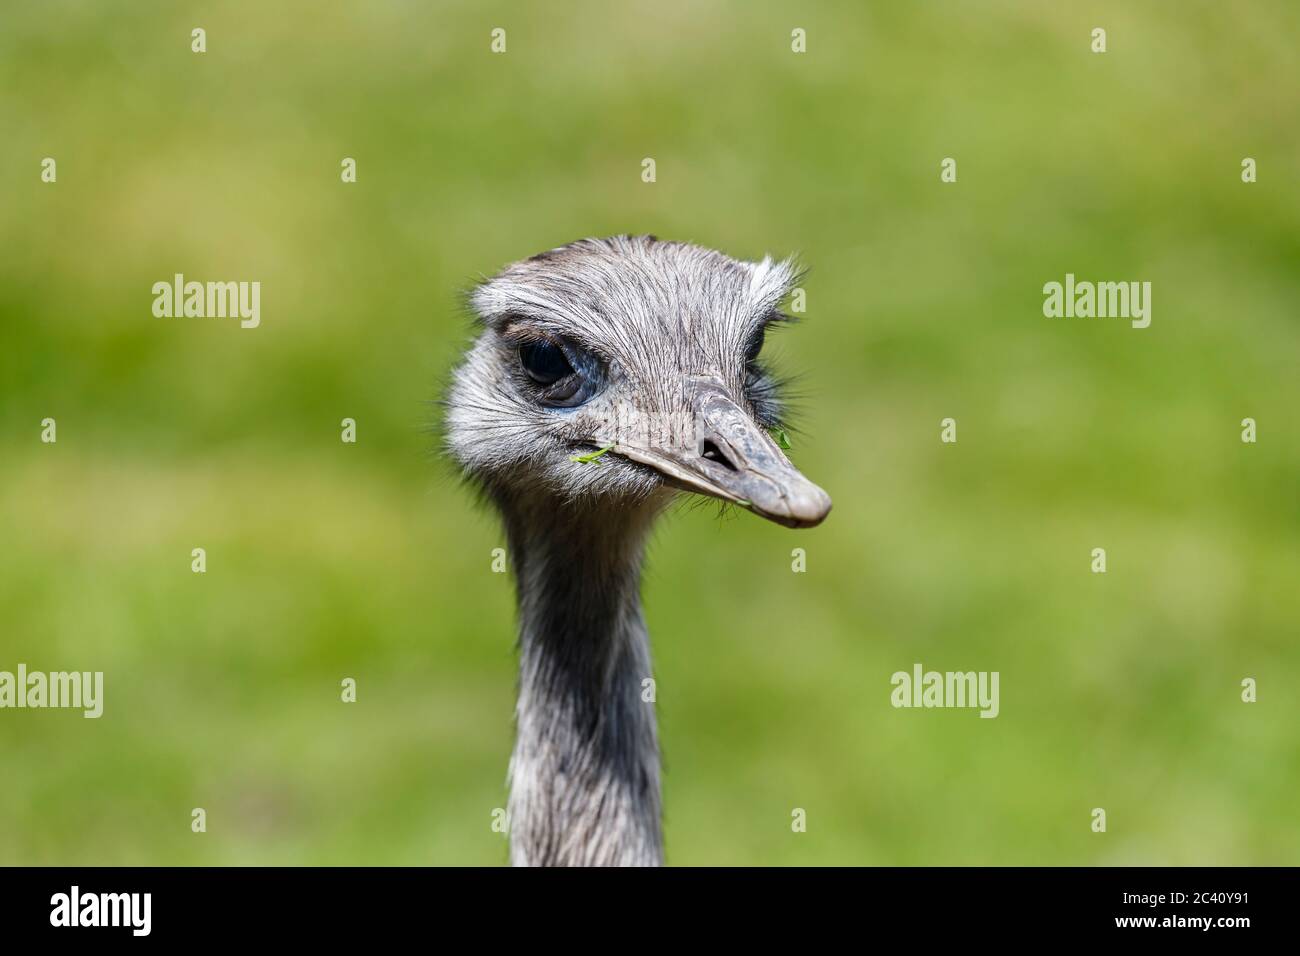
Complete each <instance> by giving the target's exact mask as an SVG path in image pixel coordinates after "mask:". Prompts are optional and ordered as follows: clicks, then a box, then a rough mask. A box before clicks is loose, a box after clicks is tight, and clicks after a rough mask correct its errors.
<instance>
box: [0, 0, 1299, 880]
mask: <svg viewBox="0 0 1300 956" xmlns="http://www.w3.org/2000/svg"><path fill="white" fill-rule="evenodd" d="M498 26H499V27H503V28H505V29H506V30H507V44H508V46H507V53H506V54H505V55H493V54H492V53H491V52H490V51H489V33H490V31H491V30H492V28H494V27H498ZM1096 26H1101V27H1104V28H1106V29H1107V31H1108V45H1109V52H1107V53H1106V54H1104V55H1098V54H1093V53H1092V52H1091V51H1090V49H1089V46H1090V32H1091V30H1092V28H1093V27H1096ZM193 27H203V28H204V29H206V31H207V45H208V52H207V53H206V54H203V55H196V54H194V53H191V51H190V30H191V29H192V28H193ZM795 27H802V28H804V29H805V30H806V31H807V36H808V41H807V42H808V52H807V53H806V54H803V55H797V54H794V53H792V52H791V49H790V32H791V30H792V29H793V28H795ZM1297 35H1300V7H1297V5H1296V4H1294V3H1291V2H1286V0H1278V2H1273V3H1253V4H1236V5H1230V4H1222V3H1217V2H1210V0H1205V2H1187V3H1177V4H1175V3H1159V2H1147V3H1120V2H1114V3H1073V4H1069V5H1065V4H1055V3H1051V4H1049V3H1035V2H1029V0H1024V2H1015V3H1012V2H1001V3H999V2H991V3H982V4H977V3H966V2H958V0H952V2H926V3H889V4H886V3H873V4H848V3H843V4H840V3H835V4H832V3H824V4H817V5H810V4H807V3H797V4H796V3H785V4H778V3H750V2H746V3H741V2H734V3H723V2H704V3H686V2H657V3H640V4H629V5H619V7H618V8H614V7H613V6H612V5H609V4H603V3H595V2H592V3H581V4H555V5H550V4H548V5H545V6H543V5H541V4H526V3H515V4H500V3H484V2H459V3H414V2H410V3H401V2H395V0H367V2H362V0H353V2H346V3H328V4H321V3H309V2H277V3H260V2H253V0H241V2H225V3H219V4H202V3H164V2H161V0H159V2H152V3H127V4H107V3H100V2H67V0H51V2H46V3H21V4H19V3H11V4H5V5H4V7H3V9H2V10H0V182H3V184H4V189H3V198H2V199H0V243H2V244H0V249H2V250H3V255H0V543H2V544H0V669H4V670H11V671H12V670H14V669H15V668H16V666H17V664H18V663H19V662H23V663H26V664H27V665H28V666H29V667H31V668H33V669H43V670H63V669H76V670H102V671H104V672H105V682H106V690H105V697H106V700H105V714H104V716H103V718H101V719H100V720H98V721H92V720H85V719H83V718H82V717H81V715H80V713H79V712H73V711H54V710H47V711H30V710H28V711H14V710H7V711H2V712H0V778H2V779H3V785H2V786H0V863H5V864H33V863H40V864H53V863H58V864H145V863H165V864H199V863H205V864H206V863H211V864H234V863H257V864H263V863H282V864H291V863H305V864H344V863H393V864H425V863H435V864H442V863H464V864H500V863H503V862H505V860H506V844H505V840H504V838H503V837H502V835H501V834H499V833H495V832H493V831H492V829H491V827H490V823H491V819H492V818H491V814H492V810H493V808H495V807H500V806H503V805H504V801H505V773H506V764H507V759H508V756H509V752H510V747H511V739H512V713H511V711H512V706H513V693H514V679H515V674H514V667H515V664H514V656H513V641H514V635H513V628H514V607H513V595H512V590H511V584H510V581H509V580H508V578H507V577H506V576H504V575H498V574H492V573H490V561H491V557H490V551H491V549H492V548H494V547H498V546H500V545H502V544H503V541H502V537H501V534H500V532H499V530H498V528H497V527H496V524H495V521H494V520H493V518H492V517H491V516H490V515H489V514H486V513H484V512H482V511H481V510H477V509H476V508H475V507H474V505H473V504H472V502H471V498H470V496H469V495H468V494H467V493H466V492H465V491H464V489H462V488H461V487H459V486H458V484H457V483H456V481H455V479H454V477H453V476H452V474H451V471H450V469H449V467H448V466H447V465H446V464H445V463H443V462H441V461H439V460H438V457H437V454H436V443H435V439H434V437H433V436H432V435H431V433H430V425H431V423H432V422H433V420H434V417H435V410H434V409H433V408H432V406H430V405H429V404H428V402H429V400H430V399H433V398H434V397H435V396H436V395H437V394H438V392H439V390H440V388H441V384H442V382H443V381H444V380H445V375H446V371H447V369H448V368H449V367H450V365H451V364H452V363H453V362H454V360H455V359H456V357H457V356H458V354H459V353H460V352H461V350H462V349H463V348H464V346H465V344H466V342H467V341H468V336H469V334H470V331H469V325H468V323H467V320H466V318H465V315H464V314H463V312H462V311H461V309H460V296H461V294H462V293H463V291H464V290H466V289H467V288H468V287H470V286H471V285H472V283H473V282H474V281H475V280H476V279H477V278H479V277H481V276H483V275H486V274H491V273H493V272H495V271H496V270H497V269H498V268H500V267H501V266H502V265H504V264H505V263H507V262H509V261H511V260H514V259H517V258H521V257H523V256H527V255H529V254H532V253H534V252H537V251H540V250H543V249H546V248H550V247H552V246H555V245H558V244H561V243H564V242H567V241H570V240H572V239H576V238H579V237H582V236H588V235H607V234H612V233H619V232H634V233H640V232H653V233H655V234H657V235H659V236H661V237H666V238H678V239H689V240H693V241H696V242H700V243H702V244H705V245H709V246H713V247H716V248H719V249H722V250H724V251H726V252H728V253H730V254H732V255H736V256H739V257H757V256H761V255H762V254H763V253H765V252H772V253H773V254H777V255H784V254H788V253H792V252H794V253H798V254H799V255H800V256H801V258H802V259H803V261H804V262H805V263H806V264H807V265H808V266H809V267H811V270H812V271H811V273H810V274H809V276H808V278H807V280H806V283H805V288H806V289H807V296H808V321H807V322H806V323H804V324H803V325H801V326H800V327H799V328H797V329H795V330H792V331H789V332H786V333H783V334H782V335H781V336H780V337H779V338H778V339H776V340H775V341H774V342H773V343H772V344H771V345H770V346H769V348H774V347H775V348H774V351H776V352H777V353H778V354H780V356H781V357H780V360H779V362H778V366H779V367H780V368H781V369H783V370H785V371H791V372H799V373H803V377H802V380H801V386H800V387H801V390H802V391H803V392H804V393H805V398H804V400H803V402H802V414H801V415H800V416H799V417H798V420H797V423H798V424H799V425H800V426H801V431H800V432H798V433H796V434H794V435H793V440H794V448H793V451H792V455H793V457H794V459H795V461H796V463H797V464H799V465H800V467H801V468H803V469H805V470H806V472H807V473H808V474H809V475H810V476H811V477H813V478H814V479H815V480H816V481H818V482H819V483H820V484H822V485H823V486H824V487H826V488H827V489H828V490H829V491H830V492H831V493H832V495H833V496H834V498H835V502H836V507H835V511H834V513H833V514H832V515H831V517H830V519H829V520H828V521H827V522H826V524H824V525H823V526H822V527H820V528H818V529H815V530H813V531H809V532H802V533H794V532H790V531H787V530H785V529H782V528H779V527H776V526H775V525H771V524H767V523H765V522H761V521H758V520H756V519H754V518H753V517H752V516H749V515H744V514H739V515H732V516H728V517H726V518H724V519H722V520H719V519H718V517H717V515H716V514H715V510H714V509H712V508H696V509H678V513H675V514H673V515H670V516H669V517H668V518H667V519H666V520H665V521H664V522H663V523H662V525H661V526H660V528H659V530H658V533H657V535H656V539H655V542H654V544H653V546H652V550H651V554H650V559H649V570H648V573H647V578H646V583H645V597H646V607H647V616H648V619H649V623H650V629H651V633H652V635H653V638H654V647H655V656H656V668H657V678H658V696H659V714H660V722H661V734H662V739H663V744H664V752H665V761H666V775H665V804H666V843H667V856H668V860H669V862H670V863H675V864H712V863H720V864H766V863H775V864H802V863H807V864H856V863H870V864H934V863H947V864H978V863H995V864H1013V863H1030V864H1078V863H1084V864H1137V863H1151V864H1192V863H1205V864H1209V863H1220V864H1294V863H1296V862H1300V813H1298V812H1297V804H1298V800H1297V796H1296V794H1297V790H1298V789H1300V693H1297V684H1298V682H1300V647H1298V646H1297V623H1298V621H1300V593H1298V592H1300V587H1298V586H1297V585H1298V582H1300V547H1298V545H1300V496H1297V476H1298V475H1300V452H1298V449H1300V441H1298V440H1297V439H1298V438H1300V435H1298V434H1297V422H1296V418H1295V413H1296V410H1297V407H1300V384H1298V381H1297V368H1298V367H1300V345H1298V342H1300V338H1298V336H1297V325H1298V318H1297V316H1298V309H1297V302H1300V230H1298V229H1297V222H1300V182H1298V181H1297V161H1298V160H1300V155H1298V151H1297V147H1298V146H1300V124H1298V123H1297V122H1296V117H1297V111H1298V109H1300V60H1297V58H1296V56H1295V50H1294V46H1295V38H1296V37H1297ZM46 156H50V157H54V158H55V159H56V160H57V163H58V182H57V183H55V184H46V183H42V182H41V181H40V162H41V160H42V158H44V157H46ZM345 156H350V157H354V158H355V159H356V160H357V164H358V182H357V183H355V184H353V185H344V184H342V183H341V182H340V178H339V172H340V161H341V159H342V158H343V157H345ZM647 156H650V157H654V158H655V160H656V161H657V164H658V182H656V183H654V184H653V185H647V184H645V183H643V182H642V181H641V177H640V172H641V165H640V164H641V160H642V158H643V157H647ZM947 156H951V157H954V158H956V160H957V162H958V181H957V183H955V184H951V185H945V184H942V183H940V181H939V163H940V160H941V159H942V158H943V157H947ZM1245 156H1250V157H1254V158H1255V159H1256V160H1257V162H1258V164H1259V181H1258V182H1257V183H1256V184H1253V185H1246V184H1243V183H1242V182H1241V179H1240V164H1241V160H1242V158H1243V157H1245ZM176 272H183V273H184V274H185V275H186V276H187V277H188V278H193V279H199V280H208V279H213V280H217V279H220V280H259V281H260V282H261V283H262V324H261V327H260V328H258V329H256V330H242V329H240V328H239V327H238V325H237V323H236V322H234V321H231V320H216V319H213V320H206V319H188V320H186V319H170V320H169V319H156V318H154V317H153V316H152V314H151V311H150V310H151V305H152V293H151V291H150V287H151V285H152V284H153V283H154V282H156V281H160V280H162V281H167V280H170V278H171V276H172V275H173V274H174V273H176ZM1066 272H1073V273H1075V274H1076V275H1077V276H1078V277H1079V278H1080V279H1093V280H1147V281H1150V282H1151V283H1152V284H1153V322H1152V325H1151V327H1150V328H1148V329H1146V330H1141V331H1139V330H1135V329H1132V328H1130V327H1129V325H1128V323H1127V322H1126V321H1124V320H1116V319H1108V320H1102V319H1093V320H1087V319H1074V320H1069V319H1047V318H1044V316H1043V314H1042V301H1043V297H1042V291H1041V290H1042V286H1043V284H1044V283H1045V282H1048V281H1052V280H1056V281H1060V280H1061V279H1062V278H1063V276H1064V274H1065V273H1066ZM47 416H48V417H53V418H55V419H56V420H57V422H58V442H57V444H54V445H47V444H42V443H41V442H40V422H41V420H42V419H43V418H45V417H47ZM345 416H347V417H353V418H355V419H356V420H357V422H358V442H357V444H355V445H346V444H343V443H341V442H340V440H339V423H340V420H341V419H342V418H344V417H345ZM948 416H951V417H954V418H955V419H956V420H957V422H958V437H959V441H958V442H957V444H955V445H944V444H941V443H940V441H939V422H940V420H941V419H942V418H944V417H948ZM1247 416H1250V417H1253V418H1255V419H1256V420H1257V421H1258V423H1259V425H1258V427H1259V441H1258V443H1257V444H1255V445H1248V444H1243V443H1242V442H1241V441H1240V424H1239V423H1240V421H1241V419H1242V418H1244V417H1247ZM797 546H798V547H804V548H806V549H807V553H808V559H807V560H808V570H807V573H805V574H792V573H791V568H790V561H791V558H790V551H791V549H792V548H794V547H797ZM195 547H204V548H206V550H207V555H208V570H207V573H206V574H203V575H199V574H193V573H191V571H190V560H191V559H190V551H191V549H192V548H195ZM1094 547H1105V548H1106V549H1107V552H1108V558H1109V571H1108V573H1106V574H1105V575H1096V574H1092V573H1090V571H1089V563H1090V551H1091V549H1092V548H1094ZM918 661H919V662H921V663H923V664H924V665H925V666H926V667H927V668H934V669H938V670H966V669H974V670H997V671H999V672H1000V674H1001V715H1000V716H999V717H998V718H997V719H996V720H981V719H978V717H977V716H976V713H975V712H974V711H959V710H930V711H924V710H922V711H916V710H895V709H893V708H892V707H891V706H890V704H889V694H890V690H891V688H890V685H889V677H890V675H891V674H892V673H893V672H894V671H896V670H910V668H911V666H912V664H913V663H915V662H918ZM346 676H352V677H355V678H356V679H357V680H358V684H359V690H358V697H359V699H358V702H357V703H356V704H352V705H347V704H343V703H341V702H340V700H339V682H340V680H341V679H342V678H343V677H346ZM1248 676H1249V677H1254V678H1256V679H1257V680H1258V682H1259V701H1258V703H1255V704H1244V703H1242V702H1241V701H1240V681H1241V679H1242V678H1244V677H1248ZM192 807H203V808H205V809H206V811H207V813H208V832H207V833H206V834H202V835H196V834H193V833H191V831H190V810H191V808H192ZM794 807H802V808H804V809H805V810H806V811H807V815H808V830H807V833H803V834H795V833H792V832H791V827H790V813H791V809H792V808H794ZM1093 807H1103V808H1105V809H1106V811H1107V813H1108V832H1107V833H1105V834H1095V833H1093V832H1091V830H1090V826H1089V824H1090V811H1091V810H1092V808H1093Z"/></svg>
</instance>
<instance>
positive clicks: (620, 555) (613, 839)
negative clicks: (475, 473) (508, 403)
mask: <svg viewBox="0 0 1300 956" xmlns="http://www.w3.org/2000/svg"><path fill="white" fill-rule="evenodd" d="M499 504H500V506H501V510H502V512H503V514H504V517H505V524H506V532H507V535H508V537H509V543H510V550H511V553H512V556H513V564H514V570H515V578H516V586H517V589H518V600H519V619H520V623H519V647H520V663H519V668H520V669H519V674H520V676H519V700H518V704H517V706H516V710H515V720H516V740H515V749H514V755H513V757H512V758H511V761H510V781H511V790H510V833H511V838H510V857H511V862H512V863H514V864H516V865H530V866H538V865H551V866H566V865H567V866H592V865H658V864H660V863H662V862H663V848H662V836H661V830H660V800H659V744H658V738H657V735H656V730H655V715H654V703H653V700H654V696H653V693H650V692H648V688H649V687H652V686H653V685H651V684H647V683H646V682H647V681H649V679H650V678H651V677H652V672H651V665H650V639H649V635H648V633H647V631H646V627H645V620H644V618H643V617H642V614H641V599H640V581H641V562H642V557H643V554H644V551H645V541H646V536H647V534H648V532H649V529H650V525H651V523H652V522H653V520H654V517H655V514H656V513H657V508H654V507H651V506H649V505H642V506H640V507H635V508H626V507H619V506H617V505H605V506H593V505H591V504H590V503H588V504H585V505H583V504H573V503H561V502H560V501H558V500H555V499H549V498H541V499H528V500H518V499H515V500H502V499H499ZM647 698H648V699H647Z"/></svg>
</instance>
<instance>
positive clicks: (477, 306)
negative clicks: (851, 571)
mask: <svg viewBox="0 0 1300 956" xmlns="http://www.w3.org/2000/svg"><path fill="white" fill-rule="evenodd" d="M794 279H795V273H794V270H793V267H792V266H791V264H790V263H788V262H776V261H773V260H772V259H771V258H764V259H763V260H762V261H760V262H745V261H739V260H737V259H733V258H730V257H728V256H726V255H723V254H722V253H719V252H715V251H713V250H710V249H705V248H701V247H699V246H695V245H691V244H688V243H680V242H664V241H659V240H657V239H655V238H654V237H653V236H618V237H614V238H610V239H584V240H581V241H578V242H574V243H571V244H569V245H567V246H562V247H560V248H558V249H553V250H551V251H550V252H544V253H541V254H539V255H535V256H533V257H532V258H530V259H526V260H523V261H521V262H517V263H515V264H513V265H511V266H508V267H507V268H506V269H504V270H503V271H502V272H501V273H499V274H498V275H497V276H495V277H494V278H492V279H489V280H487V281H486V282H484V283H483V284H482V285H480V286H479V287H478V288H477V289H475V291H474V292H473V294H472V296H471V300H470V301H471V305H472V308H473V310H474V312H475V313H476V314H477V317H478V320H479V322H480V329H479V332H478V337H477V339H476V340H475V341H474V343H473V345H472V346H471V347H470V349H469V351H468V353H467V354H466V355H465V357H464V359H463V361H462V362H461V363H460V364H459V365H458V367H457V368H456V369H455V371H454V373H453V376H452V383H451V387H450V389H449V391H448V394H447V397H446V402H445V405H446V409H445V433H446V442H447V446H448V451H449V452H450V454H451V455H452V456H453V457H454V459H455V460H456V461H457V462H458V464H459V466H460V468H461V470H462V471H463V473H464V475H465V476H466V477H467V478H468V479H469V480H470V481H471V482H472V483H473V484H475V485H476V486H477V487H478V488H479V489H481V491H482V492H483V494H484V496H485V497H486V498H487V499H488V500H489V501H490V502H491V503H492V505H494V506H495V507H496V509H497V510H498V511H499V512H500V514H501V517H502V520H503V524H504V527H505V533H506V538H507V544H508V553H509V555H510V558H511V561H510V563H511V564H512V570H513V572H514V576H515V586H516V598H517V601H518V605H519V654H520V663H519V688H518V702H517V705H516V711H515V725H516V739H515V746H514V753H513V756H512V757H511V760H510V773H509V778H510V798H509V804H508V810H507V815H508V819H509V829H510V858H511V862H512V863H513V864H515V865H524V866H537V865H550V866H596V865H658V864H661V863H662V862H663V837H662V825H661V811H660V784H659V766H660V765H659V744H658V735H657V731H656V724H655V713H654V705H653V703H652V700H653V695H652V694H647V693H645V688H646V687H647V681H648V679H650V678H651V676H652V673H651V664H650V639H649V634H648V633H647V631H646V626H645V620H644V618H643V616H642V612H641V600H640V579H641V564H642V558H643V554H644V550H645V544H646V537H647V534H648V532H649V531H650V528H651V525H652V524H653V523H654V521H655V519H656V517H658V515H659V514H660V513H661V512H662V511H663V510H664V509H665V507H667V506H668V504H669V503H670V502H671V501H672V500H673V498H674V497H675V496H677V495H678V494H679V493H682V492H687V493H692V494H696V495H706V496H711V497H713V498H718V499H721V500H722V501H724V502H729V503H731V504H732V505H735V506H738V507H740V508H743V509H747V510H749V511H751V512H753V513H754V514H756V515H759V516H761V517H763V518H767V519H769V520H771V521H775V522H777V523H778V524H782V525H786V526H788V527H792V528H802V527H810V526H812V525H816V524H818V523H819V522H820V521H821V520H822V519H823V518H825V517H826V514H827V512H829V511H830V508H831V501H830V498H829V497H828V496H827V494H826V493H825V492H824V491H822V489H821V488H819V487H817V486H816V485H815V484H813V483H812V482H811V481H809V480H808V479H807V478H805V477H804V476H803V475H802V474H800V472H799V471H798V470H797V469H795V467H794V466H793V465H792V464H791V463H790V461H789V460H788V458H787V457H786V455H785V454H784V452H783V451H782V449H781V447H780V445H779V444H778V441H777V439H776V438H774V437H773V436H774V434H775V435H777V436H778V437H779V436H780V435H781V434H782V432H779V431H777V430H776V429H778V428H779V427H780V423H781V412H782V406H781V403H780V396H779V394H778V392H779V388H778V382H777V380H776V379H775V378H774V377H773V375H772V374H771V373H770V372H769V371H768V369H767V368H766V367H765V365H764V364H763V360H762V358H761V357H760V350H761V349H762V346H763V340H764V333H765V332H766V331H767V330H768V329H770V328H771V327H772V326H773V325H774V324H777V323H781V322H784V321H788V319H789V317H788V316H787V315H785V314H784V313H782V312H781V311H780V306H781V304H782V302H783V301H784V299H785V297H786V296H787V294H788V293H789V292H790V287H791V286H792V284H793V282H794ZM783 443H784V442H782V443H781V444H783Z"/></svg>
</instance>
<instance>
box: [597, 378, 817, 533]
mask: <svg viewBox="0 0 1300 956" xmlns="http://www.w3.org/2000/svg"><path fill="white" fill-rule="evenodd" d="M689 387H690V389H691V404H692V407H693V411H694V417H695V423H696V428H695V429H694V435H693V436H691V437H692V438H693V439H694V440H693V441H675V442H671V443H669V447H664V448H658V447H654V448H651V447H645V446H644V445H642V444H641V443H639V442H638V443H635V444H624V443H619V442H616V443H614V445H613V448H612V449H611V450H612V451H614V452H615V453H616V454H620V455H623V456H624V457H626V458H629V459H631V460H632V461H636V462H640V463H641V464H643V465H647V466H649V467H650V468H653V469H655V470H656V471H658V472H659V473H660V474H661V475H663V476H664V477H665V478H667V479H668V481H669V483H670V484H672V485H673V486H675V487H677V488H680V489H682V490H684V491H692V492H696V493H697V494H702V495H709V496H711V497H714V498H721V499H722V500H723V501H729V502H731V503H733V504H736V505H739V506H740V507H742V508H746V509H748V510H749V511H752V512H753V513H754V514H756V515H759V516H760V517H763V518H767V519H768V520H769V521H775V522H776V523H777V524H783V525H785V526H786V527H789V528H811V527H813V526H814V525H818V524H821V522H822V519H823V518H825V517H826V515H827V514H828V513H829V512H830V510H831V499H830V496H829V495H828V494H826V492H824V491H823V490H822V489H821V488H819V487H817V485H815V484H813V483H812V482H811V481H809V480H808V479H807V478H805V477H804V476H803V475H802V474H801V473H800V472H799V470H798V469H797V468H795V466H794V465H792V464H791V463H790V459H788V458H787V457H786V456H785V453H784V452H782V451H781V449H780V448H779V447H778V446H777V444H776V442H775V441H773V440H772V437H771V436H770V435H769V434H768V433H767V431H766V429H764V428H763V427H762V426H760V425H759V424H758V423H756V422H755V421H754V419H753V418H752V417H751V416H750V414H749V413H748V412H747V411H745V410H744V409H743V408H741V407H740V406H739V405H738V404H737V403H736V402H735V401H734V400H733V399H732V397H731V395H730V394H729V393H728V391H727V389H726V388H725V387H724V386H723V385H722V383H721V382H720V381H718V380H717V379H714V378H713V377H700V378H697V379H693V380H692V381H691V382H690V384H689Z"/></svg>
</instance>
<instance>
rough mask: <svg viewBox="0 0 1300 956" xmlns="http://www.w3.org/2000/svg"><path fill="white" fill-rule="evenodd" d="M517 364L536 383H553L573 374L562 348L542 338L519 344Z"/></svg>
mask: <svg viewBox="0 0 1300 956" xmlns="http://www.w3.org/2000/svg"><path fill="white" fill-rule="evenodd" d="M519 364H520V365H522V366H523V367H524V371H525V372H527V373H528V377H529V378H531V379H532V380H533V381H534V382H536V383H537V384H538V385H554V384H555V383H556V382H558V381H559V380H560V379H562V378H565V377H567V376H569V375H572V374H573V366H572V365H570V364H569V360H568V359H567V358H566V357H565V355H564V351H563V349H561V348H560V347H559V346H558V345H556V344H555V343H554V342H547V341H546V340H544V339H542V340H539V341H537V342H528V343H526V344H524V345H521V346H519Z"/></svg>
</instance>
